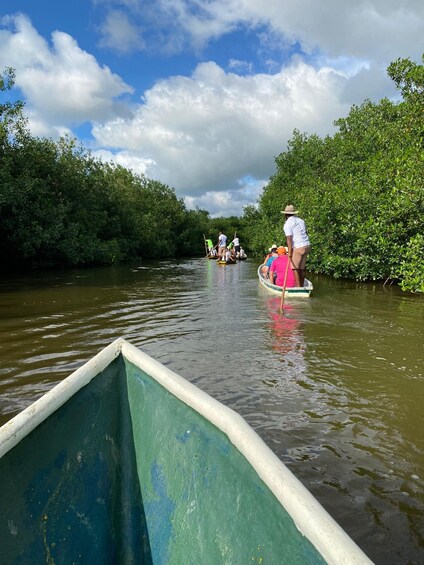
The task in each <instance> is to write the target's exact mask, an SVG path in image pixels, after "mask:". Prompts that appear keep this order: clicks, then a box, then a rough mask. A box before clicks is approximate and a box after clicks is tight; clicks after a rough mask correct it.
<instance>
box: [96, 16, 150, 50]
mask: <svg viewBox="0 0 424 565" xmlns="http://www.w3.org/2000/svg"><path fill="white" fill-rule="evenodd" d="M99 29H100V34H101V39H100V41H99V46H100V47H109V48H111V49H115V50H116V51H118V53H131V52H134V51H142V50H144V49H145V48H146V45H145V41H144V38H143V33H142V29H141V27H140V26H137V25H135V24H134V23H133V22H132V21H130V19H129V17H128V15H127V14H125V13H124V12H122V11H120V10H111V11H110V12H108V13H107V14H106V17H105V19H104V21H103V23H102V25H101V26H99Z"/></svg>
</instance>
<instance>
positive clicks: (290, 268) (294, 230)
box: [261, 204, 311, 288]
mask: <svg viewBox="0 0 424 565" xmlns="http://www.w3.org/2000/svg"><path fill="white" fill-rule="evenodd" d="M281 212H282V214H284V215H285V222H284V234H285V236H286V243H287V245H286V246H284V245H280V246H277V245H276V244H275V243H274V244H273V245H272V246H271V247H270V248H269V253H268V255H267V256H266V257H265V259H264V265H263V267H262V269H261V273H262V276H263V277H264V278H266V279H269V281H270V283H272V284H275V285H277V286H285V287H287V288H292V287H303V286H304V283H305V267H306V257H307V255H308V253H309V251H310V248H311V247H310V242H309V237H308V232H307V229H306V225H305V221H304V220H302V218H299V217H298V215H297V210H295V208H294V206H293V205H292V204H290V205H288V206H286V207H285V209H284V210H282V211H281Z"/></svg>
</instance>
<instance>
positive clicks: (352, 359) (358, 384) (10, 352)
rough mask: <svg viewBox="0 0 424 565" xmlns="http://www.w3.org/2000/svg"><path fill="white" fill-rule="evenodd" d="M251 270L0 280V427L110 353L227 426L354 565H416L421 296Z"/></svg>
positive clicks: (423, 451)
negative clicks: (318, 516) (197, 401)
mask: <svg viewBox="0 0 424 565" xmlns="http://www.w3.org/2000/svg"><path fill="white" fill-rule="evenodd" d="M258 264H259V262H258V261H255V260H254V259H251V258H249V259H248V260H247V261H244V262H239V263H237V264H236V265H228V266H219V265H217V264H216V263H215V262H214V261H208V260H206V259H192V260H179V261H160V262H148V263H147V262H139V263H136V264H133V265H124V266H119V267H108V268H99V269H90V270H74V271H66V272H54V273H52V272H47V273H46V272H44V273H32V274H28V275H21V276H14V277H6V276H5V275H1V276H0V424H1V423H4V422H5V421H7V420H8V419H9V418H11V417H12V416H14V415H15V414H17V413H18V412H19V411H20V410H22V409H23V408H25V407H26V406H28V405H29V404H30V403H31V402H32V401H34V400H35V399H37V398H39V397H40V396H41V395H42V394H43V393H44V392H46V391H47V390H49V389H51V388H52V387H53V385H55V384H56V383H58V382H59V381H60V380H62V379H63V378H65V377H66V376H67V375H69V374H70V373H71V372H72V371H73V370H75V369H76V368H78V367H79V366H80V365H81V364H82V363H83V362H85V361H87V360H88V359H89V358H91V357H92V356H93V355H94V354H95V353H97V352H98V351H99V350H100V349H101V348H103V347H104V346H106V345H108V344H109V343H111V342H112V341H113V340H114V339H115V338H117V337H120V336H123V337H125V338H126V339H127V340H128V341H130V342H131V343H132V344H134V345H135V346H137V347H139V348H140V349H142V350H143V351H144V352H146V353H148V354H149V355H151V356H153V357H155V358H156V359H157V360H159V361H160V362H162V363H163V364H165V365H167V366H168V367H170V368H171V369H172V370H174V371H176V372H177V373H179V374H181V375H182V376H183V377H185V378H186V379H188V380H189V381H191V382H192V383H194V384H196V385H197V386H199V387H200V388H201V389H203V390H204V391H205V392H207V393H209V394H210V395H212V396H213V397H215V398H216V399H218V400H220V401H221V402H222V403H224V404H226V405H227V406H230V407H231V408H233V409H234V410H236V411H237V412H238V413H240V414H241V415H242V416H243V417H244V418H245V419H246V420H247V421H248V422H249V424H250V425H251V426H252V427H253V428H254V429H255V430H256V431H257V432H258V433H259V435H260V436H261V437H262V438H263V440H264V441H265V442H266V443H267V444H268V445H269V447H270V448H271V449H272V450H273V451H274V452H275V453H276V454H277V455H278V457H279V458H280V459H281V460H282V461H283V462H284V463H285V464H286V465H287V466H288V467H289V468H290V469H291V471H292V472H293V473H294V474H295V475H296V476H297V477H298V478H299V479H300V480H301V481H302V482H303V484H304V485H305V486H306V487H307V488H308V489H309V490H310V491H311V492H312V493H313V494H314V495H315V497H316V498H317V499H318V500H319V501H320V502H321V504H322V505H323V506H324V507H325V508H326V509H327V510H328V511H329V513H330V514H331V515H332V516H333V517H334V518H335V519H336V520H337V521H338V522H339V524H340V525H341V526H342V527H343V528H344V529H345V530H346V531H347V532H348V534H349V535H350V536H351V537H352V538H353V539H354V540H355V541H356V542H357V543H358V545H359V546H360V547H361V548H362V549H363V550H364V551H365V552H366V553H367V555H368V556H369V557H370V558H371V559H372V560H373V561H374V562H375V563H376V564H382V565H390V564H393V565H399V564H417V565H418V564H423V563H424V433H423V424H424V410H423V407H424V367H423V357H424V348H423V343H424V297H420V296H413V295H410V294H405V293H402V292H401V291H399V289H398V288H396V287H394V286H391V287H383V286H382V285H379V284H378V285H377V284H358V283H354V282H346V281H334V280H331V279H329V278H325V277H319V276H313V275H311V276H310V279H311V280H312V282H313V284H314V292H313V294H312V296H311V297H310V298H309V299H299V298H298V299H295V300H293V299H286V301H285V305H284V315H280V313H279V305H280V299H279V298H278V297H274V296H271V295H270V294H268V293H267V291H266V290H264V289H263V288H261V287H260V286H259V282H258V279H257V274H256V271H257V267H258Z"/></svg>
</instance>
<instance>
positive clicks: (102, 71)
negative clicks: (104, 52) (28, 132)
mask: <svg viewBox="0 0 424 565" xmlns="http://www.w3.org/2000/svg"><path fill="white" fill-rule="evenodd" d="M2 23H3V26H4V27H3V29H2V30H1V31H0V67H2V68H4V67H6V66H10V67H13V68H14V69H15V70H16V85H17V86H18V87H19V88H20V89H21V91H22V92H23V94H24V96H25V98H26V99H27V106H28V113H29V117H30V120H31V121H30V123H31V124H32V131H33V133H34V134H36V135H46V134H48V133H49V134H51V135H54V134H55V133H56V134H57V133H58V132H60V131H64V128H65V129H66V128H67V127H71V126H72V125H75V124H81V123H84V122H86V121H102V120H105V119H110V117H111V116H113V115H124V114H126V115H128V110H127V109H125V108H124V106H122V104H119V103H118V102H117V98H118V97H119V96H121V95H123V94H126V93H132V91H133V89H132V88H131V87H130V86H128V85H126V84H125V82H124V81H123V80H122V79H121V78H120V77H119V76H118V75H116V74H114V73H112V72H111V70H110V69H109V68H108V67H105V66H103V67H102V66H100V65H99V64H98V63H97V61H96V59H95V58H94V57H93V56H92V55H90V54H89V53H87V52H85V51H83V50H82V49H80V48H79V47H78V44H77V42H76V41H75V40H74V39H73V38H72V37H71V36H69V35H68V34H66V33H63V32H60V31H54V32H53V33H52V43H51V45H49V44H48V43H47V41H46V40H45V39H44V38H42V37H41V36H40V35H39V34H38V33H37V31H36V30H35V29H34V27H33V26H32V24H31V22H30V21H29V20H28V18H27V17H25V16H23V15H16V16H13V17H8V18H3V20H2ZM43 122H44V124H43Z"/></svg>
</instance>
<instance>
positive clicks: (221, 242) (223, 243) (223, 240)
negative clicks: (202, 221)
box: [216, 231, 227, 260]
mask: <svg viewBox="0 0 424 565" xmlns="http://www.w3.org/2000/svg"><path fill="white" fill-rule="evenodd" d="M216 245H217V247H218V260H219V259H221V258H222V259H223V258H224V254H225V251H226V249H227V236H226V235H225V234H224V233H223V232H222V231H220V232H219V235H218V243H217V244H216Z"/></svg>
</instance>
